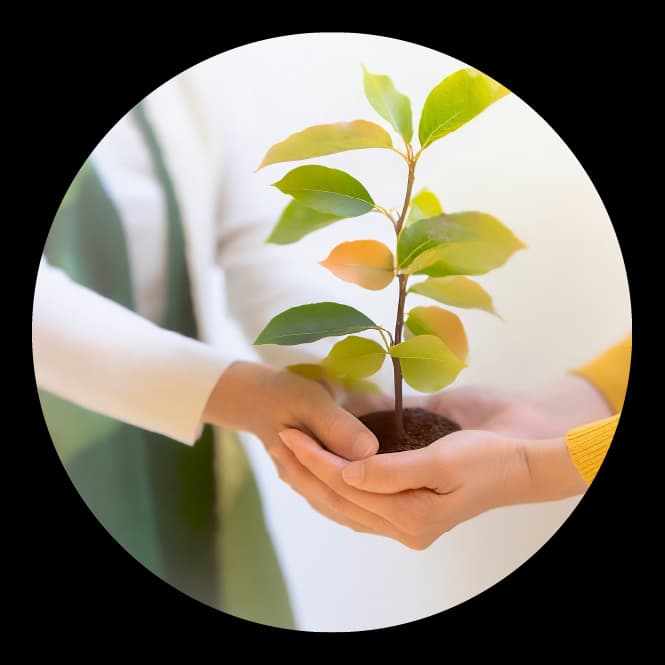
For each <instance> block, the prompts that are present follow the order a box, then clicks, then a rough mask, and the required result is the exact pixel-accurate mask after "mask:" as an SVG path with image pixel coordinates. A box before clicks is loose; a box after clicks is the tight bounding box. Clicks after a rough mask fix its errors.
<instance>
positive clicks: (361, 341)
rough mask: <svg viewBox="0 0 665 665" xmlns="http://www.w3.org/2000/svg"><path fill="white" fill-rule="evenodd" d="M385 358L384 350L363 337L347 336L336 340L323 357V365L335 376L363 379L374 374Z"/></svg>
mask: <svg viewBox="0 0 665 665" xmlns="http://www.w3.org/2000/svg"><path fill="white" fill-rule="evenodd" d="M385 358H386V350H385V349H384V348H383V347H382V346H381V345H380V344H378V343H377V342H374V341H373V340H371V339H365V338H364V337H355V336H351V337H347V338H346V339H343V340H342V341H341V342H337V344H335V346H333V348H332V349H331V350H330V353H329V354H328V355H327V356H326V357H325V358H324V359H323V366H324V367H325V368H326V369H327V370H328V371H330V372H332V373H333V374H334V375H335V376H337V377H340V378H344V377H351V378H354V379H364V378H365V377H367V376H371V375H372V374H376V372H378V371H379V370H380V369H381V365H383V361H384V360H385Z"/></svg>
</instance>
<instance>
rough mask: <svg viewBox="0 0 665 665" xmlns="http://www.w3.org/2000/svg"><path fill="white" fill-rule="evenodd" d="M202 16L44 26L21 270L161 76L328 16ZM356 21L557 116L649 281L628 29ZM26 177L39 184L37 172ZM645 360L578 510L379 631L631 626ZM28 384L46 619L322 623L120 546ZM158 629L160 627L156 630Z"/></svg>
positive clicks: (189, 630)
mask: <svg viewBox="0 0 665 665" xmlns="http://www.w3.org/2000/svg"><path fill="white" fill-rule="evenodd" d="M128 22H129V21H128ZM539 25H542V19H541V22H540V23H539ZM201 27H202V26H201V25H200V24H196V26H195V29H196V30H197V31H199V32H197V33H196V36H195V37H194V38H193V39H192V38H191V37H192V33H191V32H189V35H190V38H189V39H186V38H183V33H184V32H186V31H188V30H192V28H186V27H185V26H183V27H182V30H176V29H175V28H172V29H171V31H170V32H169V31H166V32H165V31H163V30H161V29H160V30H159V31H158V32H157V33H156V34H155V35H154V36H152V37H151V38H150V39H148V40H147V39H146V33H145V31H144V30H143V28H140V27H137V28H136V29H135V30H130V29H128V28H127V25H126V24H123V26H122V28H118V29H117V30H110V31H109V32H106V33H102V32H100V31H99V30H98V29H97V28H95V29H94V30H92V29H91V30H89V31H87V32H86V31H81V30H80V29H72V30H71V31H69V32H63V30H62V29H59V30H57V31H56V32H55V33H54V34H53V35H51V37H50V38H47V37H43V38H41V39H40V43H39V46H38V47H37V48H36V49H35V54H36V55H37V56H38V58H37V59H36V62H35V61H33V64H32V65H30V66H28V67H26V68H24V70H23V72H22V74H23V80H22V81H21V83H22V84H23V85H24V86H25V88H26V89H25V90H23V91H21V93H20V94H21V95H22V97H21V99H22V100H25V104H24V106H23V108H25V109H27V111H26V113H25V116H26V117H27V118H28V119H29V121H30V124H29V127H30V136H31V137H32V138H33V139H34V142H33V145H34V147H35V148H36V149H38V150H39V152H38V154H39V160H38V162H37V163H38V164H39V172H40V173H41V178H40V180H39V185H40V191H41V192H42V194H41V195H40V196H39V197H33V198H31V199H28V200H27V208H28V209H29V211H30V215H31V216H30V220H32V222H34V220H41V225H40V231H39V233H38V234H35V232H34V228H35V227H34V226H32V227H31V229H30V231H31V233H30V235H31V236H32V237H31V239H30V243H29V260H28V261H27V262H26V263H25V264H24V267H26V268H27V269H28V277H27V278H26V279H24V280H23V284H26V285H31V287H33V286H34V275H35V271H36V266H37V262H38V259H39V254H40V252H41V247H42V245H43V238H44V237H45V234H46V232H47V230H48V225H49V222H50V219H52V217H53V215H54V213H55V210H56V209H57V206H58V204H59V202H60V199H61V197H62V194H63V192H64V191H65V189H66V187H67V185H68V184H69V182H70V181H71V179H72V177H73V175H74V173H75V172H76V170H77V168H78V167H79V166H80V164H81V163H82V161H83V159H84V158H85V157H86V156H87V155H88V153H89V152H90V150H91V149H92V148H93V147H94V145H96V143H97V142H98V141H99V140H100V139H101V137H102V136H103V134H104V133H105V132H106V131H107V130H108V129H109V128H110V127H111V126H112V124H113V122H114V121H115V120H117V119H118V118H119V117H120V116H121V114H122V113H123V112H125V111H126V110H127V109H128V108H130V107H131V106H132V105H133V104H134V103H136V102H137V101H138V100H139V99H141V98H142V97H143V96H145V95H146V94H148V93H149V92H150V91H151V90H152V89H154V88H155V87H156V86H157V85H158V84H159V83H161V82H163V81H164V80H167V79H168V78H170V77H171V76H173V75H175V74H177V73H178V72H180V71H182V70H183V69H185V68H187V67H189V66H191V65H193V64H196V63H197V62H199V61H201V60H203V59H204V58H206V57H210V56H212V55H214V54H216V53H218V52H221V51H223V50H227V49H228V48H230V47H234V46H237V45H241V44H243V43H247V42H250V41H255V40H256V39H259V38H265V37H269V36H277V35H278V34H290V33H294V32H308V31H312V28H314V26H310V28H309V30H300V29H295V28H292V29H288V30H284V31H281V32H273V33H271V34H268V33H265V34H264V33H261V31H260V30H257V31H255V32H254V34H253V35H252V36H251V37H243V36H241V35H239V34H236V33H235V31H234V33H233V36H230V34H229V33H228V32H226V33H224V34H223V36H220V35H214V34H213V35H210V34H205V37H199V35H200V34H201V33H200V29H201ZM319 29H320V28H319ZM347 30H348V28H347ZM314 31H316V30H314ZM350 31H353V32H370V33H374V34H383V35H387V36H393V37H400V38H405V39H409V40H410V41H414V42H417V43H421V44H423V45H426V46H430V47H432V48H435V49H437V50H442V51H444V52H446V53H448V54H450V55H453V56H454V57H457V58H459V59H460V60H463V61H465V62H467V63H468V64H471V65H473V66H475V67H477V68H479V69H481V70H482V71H485V72H486V73H488V74H490V75H491V76H493V77H495V78H497V79H498V80H500V81H501V82H502V83H504V84H505V85H507V86H508V87H509V88H510V89H511V90H513V91H514V92H515V93H516V94H518V95H519V96H520V97H522V98H523V99H524V100H525V101H527V102H528V103H529V104H530V105H531V106H532V107H533V108H534V109H535V110H536V111H538V112H539V113H540V114H541V115H542V116H543V117H545V118H546V119H547V120H548V122H549V123H550V124H551V125H552V126H553V127H554V128H555V130H556V131H557V132H558V133H559V135H560V136H561V137H562V138H563V139H564V140H565V141H566V142H567V143H568V144H569V145H570V147H571V148H572V149H573V151H574V152H575V154H576V156H577V157H578V159H579V160H580V162H581V163H582V165H583V166H584V168H585V169H586V170H587V172H588V173H589V175H590V176H591V178H592V180H593V182H594V184H595V185H596V187H597V189H598V190H599V192H600V194H601V196H602V198H603V200H604V202H605V205H606V207H607V208H608V211H609V212H610V215H611V218H612V221H613V223H614V225H615V229H616V231H617V235H618V237H619V240H620V243H621V246H622V251H623V253H624V258H625V260H626V265H627V269H628V275H629V278H630V283H631V292H632V295H633V296H634V295H635V286H634V277H635V274H634V272H633V265H632V250H633V245H632V240H631V237H630V233H629V228H628V224H627V221H629V219H630V218H629V216H628V214H627V207H626V206H625V199H624V197H623V196H622V191H621V189H620V188H618V187H616V180H617V170H618V168H619V167H618V166H617V165H618V164H620V163H621V160H622V159H623V158H624V154H625V152H626V151H627V148H628V139H627V138H626V137H625V136H622V132H620V131H616V130H617V127H616V126H614V125H613V123H612V120H613V118H612V117H608V115H612V116H613V117H616V116H617V115H619V114H618V113H617V112H616V110H615V109H612V108H611V104H610V100H612V99H613V98H614V91H615V90H616V81H617V77H618V75H619V74H620V72H622V71H623V70H624V69H625V67H626V58H628V61H629V62H628V64H630V61H631V57H630V55H629V54H628V55H626V53H625V51H621V52H617V49H616V48H615V45H616V44H615V41H614V39H615V34H614V33H612V32H611V31H610V34H605V35H604V36H603V35H599V34H596V35H595V37H594V39H593V40H590V39H589V34H588V33H587V32H585V30H584V28H583V27H581V28H580V29H579V30H578V31H572V32H571V31H567V32H565V33H563V32H560V31H556V30H555V31H554V34H549V36H545V35H544V34H541V33H539V32H538V31H533V32H531V31H525V32H522V31H521V30H520V29H516V30H514V31H513V32H511V31H508V33H506V31H505V29H503V28H497V30H496V32H493V34H492V35H490V36H485V35H484V36H483V39H478V40H472V39H462V38H458V39H457V40H456V39H452V38H451V35H450V34H446V32H445V31H441V34H436V35H433V36H432V35H429V36H427V37H423V36H422V35H419V34H405V33H403V32H399V31H394V30H393V31H387V30H376V29H371V26H366V27H365V29H363V30H361V29H359V28H355V29H354V30H350ZM204 32H205V31H204ZM603 37H604V38H603ZM633 59H634V58H633ZM28 93H30V94H28ZM30 112H31V113H30ZM30 116H31V117H30ZM35 159H36V157H35V155H34V154H32V155H28V161H29V162H32V164H33V166H34V165H35V161H34V160H35ZM26 184H28V185H32V186H34V185H35V180H34V178H28V182H27V183H26ZM28 291H29V296H28V298H29V302H30V303H32V294H31V291H30V289H28ZM638 357H639V353H638ZM636 363H637V358H635V357H634V361H633V372H632V374H631V386H630V392H629V396H628V400H627V402H626V408H625V411H624V416H623V417H622V420H621V424H620V428H619V431H618V433H617V436H616V439H615V442H614V444H613V446H612V448H611V450H610V453H609V455H608V458H607V460H606V463H605V464H604V465H603V468H602V469H601V472H600V474H599V476H598V478H597V480H596V481H595V482H594V484H593V485H592V487H591V489H590V490H589V492H588V493H587V495H586V496H585V498H584V499H583V500H582V502H581V504H580V506H579V507H578V509H577V510H576V511H575V512H574V513H573V515H572V516H571V517H570V518H569V519H568V520H567V522H566V523H565V524H564V525H563V527H562V528H561V529H560V530H559V531H558V532H557V533H556V534H555V535H554V536H553V537H552V539H551V540H550V541H549V542H548V543H547V544H546V545H545V547H543V548H542V549H541V550H540V551H539V552H537V553H536V554H535V555H534V556H533V557H532V558H531V559H530V560H529V561H528V562H527V563H526V564H525V565H523V566H522V567H520V568H519V569H518V570H516V571H515V572H514V573H512V574H511V575H510V576H509V577H508V578H506V579H505V580H503V581H502V582H500V583H499V584H497V585H496V586H495V587H493V588H491V589H489V590H488V591H486V592H484V593H483V594H481V595H480V596H477V597H475V598H473V599H471V600H469V601H467V602H466V603H464V604H462V605H460V606H458V607H456V608H453V609H452V610H448V611H446V612H444V613H442V614H440V615H437V616H435V617H431V618H430V619H425V620H422V621H420V622H416V623H414V624H409V625H407V626H403V627H395V628H393V629H389V630H387V631H385V630H383V631H373V632H372V633H373V634H376V635H378V636H379V637H381V639H382V640H383V641H385V640H386V638H387V637H388V636H389V635H390V636H392V637H395V638H397V639H398V640H400V641H401V640H403V639H404V638H405V637H408V639H409V640H413V638H422V637H426V636H429V637H430V638H432V639H433V642H437V641H438V640H439V639H441V640H442V644H441V648H442V653H445V652H446V650H447V649H450V648H451V647H452V645H451V641H459V640H460V639H461V638H460V637H459V635H460V634H462V633H463V634H466V633H467V632H470V633H471V634H472V635H473V634H475V635H477V636H478V639H479V641H482V640H480V637H481V636H482V635H485V634H486V631H488V630H489V629H490V628H492V627H493V628H498V629H500V630H503V631H505V632H503V639H502V640H501V641H499V642H497V646H499V644H501V643H502V642H506V643H510V642H512V641H515V642H516V643H519V642H520V641H521V639H522V637H523V636H524V635H525V634H528V633H530V634H531V635H541V636H543V637H545V638H547V639H548V641H550V640H551V641H554V642H559V643H560V642H561V641H562V640H563V641H566V640H567V638H568V637H575V634H576V633H579V632H580V630H581V631H582V632H583V633H584V632H585V631H589V630H591V631H592V632H595V630H596V627H598V628H602V631H603V634H607V633H608V631H611V630H612V628H613V627H619V626H623V625H624V622H625V621H627V619H628V617H629V615H630V614H631V607H632V606H633V603H634V602H635V601H636V587H635V581H634V577H633V575H634V571H635V569H636V568H638V567H639V562H640V557H641V548H643V547H644V546H645V536H644V535H643V533H642V532H641V531H640V530H639V521H638V520H637V518H636V516H637V515H638V514H639V505H638V503H639V500H640V497H641V494H640V492H639V486H638V485H637V475H636V474H637V464H636V460H635V455H634V452H633V451H634V447H635V445H636V441H635V439H634V437H632V436H629V435H628V431H630V425H629V423H630V422H631V420H630V419H631V418H633V417H634V416H633V406H634V402H635V399H634V392H635V383H636V380H635V371H636ZM28 382H29V386H28V393H24V394H30V395H32V400H33V403H32V404H33V406H34V408H35V414H34V415H33V416H32V417H30V418H29V420H28V423H27V424H29V426H30V430H29V431H30V434H29V440H30V441H31V444H30V456H29V458H28V460H29V466H28V467H27V469H28V474H27V475H28V477H29V478H30V486H31V487H33V488H39V491H38V492H33V491H30V492H26V491H24V492H23V493H22V496H23V498H24V499H25V501H24V503H23V505H24V506H25V507H26V508H27V511H26V515H27V519H28V536H27V537H26V539H25V540H24V541H21V546H20V548H19V553H20V554H21V556H22V559H23V561H24V563H26V564H28V568H27V572H26V573H25V577H24V578H23V579H25V589H26V591H25V593H26V594H27V596H28V598H33V599H34V602H35V603H36V604H37V606H38V608H39V612H38V614H37V615H38V617H39V619H38V624H39V628H40V630H41V629H42V628H46V627H47V626H48V627H49V628H50V629H54V630H56V631H59V630H61V631H63V633H65V634H66V633H67V631H68V630H70V629H71V627H72V626H74V627H76V631H77V632H84V631H85V632H86V633H87V634H88V635H95V634H99V631H102V632H104V631H105V628H108V627H109V626H113V627H114V628H113V630H114V632H115V633H116V634H118V635H121V636H122V640H123V641H125V640H130V639H132V637H133V636H136V637H137V638H139V639H140V640H145V639H146V637H148V638H150V636H152V637H153V638H156V637H158V636H162V637H163V636H169V639H175V636H177V635H182V636H183V637H184V638H185V639H187V637H188V636H189V639H192V635H197V636H201V639H205V637H204V636H205V635H206V633H207V634H208V635H209V636H212V637H213V639H214V638H215V636H219V635H220V634H221V633H222V632H223V634H224V636H225V637H224V640H221V638H220V648H221V642H223V641H225V640H227V639H228V637H229V636H230V635H231V634H232V635H233V636H234V638H233V639H234V640H236V639H244V638H245V637H247V635H246V633H248V632H249V633H251V634H252V635H253V634H257V635H267V634H268V633H269V634H270V635H271V636H274V637H281V638H284V637H286V638H292V637H294V636H296V637H298V638H299V639H311V638H314V637H317V636H315V635H308V634H306V633H287V632H285V631H277V630H274V629H269V628H266V627H263V626H257V625H254V624H248V623H247V622H241V621H238V620H235V619H233V618H232V617H225V616H224V615H222V614H221V613H219V612H216V611H214V610H212V609H210V608H207V607H205V606H203V605H200V604H198V603H196V602H195V601H192V600H191V599H189V598H187V597H185V596H183V595H182V594H180V593H178V592H176V591H175V590H173V589H171V588H170V587H169V586H167V585H165V584H163V583H162V582H161V581H159V580H158V579H157V578H155V577H154V576H152V575H151V574H149V573H147V571H145V570H144V569H143V568H142V567H141V566H140V565H138V564H137V563H136V562H134V561H133V560H132V559H131V558H130V557H128V556H127V555H126V553H124V552H123V551H122V550H121V549H120V548H118V547H117V546H115V547H113V546H109V545H114V543H113V542H112V539H111V538H110V536H108V535H107V534H106V533H105V532H104V531H103V530H102V529H101V527H100V526H99V525H98V524H96V522H95V520H94V518H93V517H92V515H91V514H90V513H89V511H88V510H87V509H86V508H85V507H84V505H83V504H82V502H81V501H80V499H79V497H78V495H77V494H76V492H75V490H74V489H73V487H72V486H71V484H70V483H69V482H68V480H67V478H66V475H65V473H64V471H63V469H62V467H61V465H60V462H59V459H58V458H57V455H56V453H55V451H54V449H53V448H52V446H51V445H50V441H49V439H48V436H47V433H46V429H45V426H44V423H43V418H42V416H41V410H40V409H39V403H38V400H37V397H36V392H35V390H34V376H33V375H31V376H29V378H28ZM24 440H26V439H25V437H24ZM631 465H632V470H631ZM24 478H25V476H24ZM63 604H64V605H65V606H66V607H64V608H63ZM153 627H154V629H155V630H157V631H158V633H156V634H155V633H153V632H152V628H153ZM225 628H229V629H230V630H229V631H226V630H224V629H225ZM318 637H319V638H320V637H323V636H318ZM465 644H466V645H467V646H473V647H474V648H475V644H472V645H470V644H469V643H468V642H465Z"/></svg>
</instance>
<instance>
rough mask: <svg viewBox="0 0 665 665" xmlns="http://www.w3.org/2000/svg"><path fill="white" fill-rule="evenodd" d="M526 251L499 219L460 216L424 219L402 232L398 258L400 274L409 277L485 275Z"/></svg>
mask: <svg viewBox="0 0 665 665" xmlns="http://www.w3.org/2000/svg"><path fill="white" fill-rule="evenodd" d="M525 247H526V245H525V244H524V243H523V242H522V241H521V240H520V239H519V238H517V236H515V235H514V234H513V232H512V231H511V230H510V229H509V228H508V227H507V226H504V225H503V224H502V223H501V222H500V221H499V220H498V219H497V218H496V217H493V216H492V215H488V214H486V213H482V212H458V213H451V214H447V215H446V214H444V215H438V216H437V217H431V218H429V219H423V220H420V221H418V222H414V223H413V224H411V225H410V226H408V227H406V228H405V229H403V230H402V233H400V237H399V240H398V243H397V257H398V263H399V268H400V271H401V272H402V273H405V274H408V275H413V274H426V275H430V276H431V277H445V276H447V275H482V274H484V273H486V272H489V271H490V270H493V269H494V268H498V267H499V266H501V265H503V264H504V263H505V262H506V261H507V260H508V259H509V258H510V257H511V256H512V255H513V254H514V253H515V252H516V251H518V250H520V249H524V248H525Z"/></svg>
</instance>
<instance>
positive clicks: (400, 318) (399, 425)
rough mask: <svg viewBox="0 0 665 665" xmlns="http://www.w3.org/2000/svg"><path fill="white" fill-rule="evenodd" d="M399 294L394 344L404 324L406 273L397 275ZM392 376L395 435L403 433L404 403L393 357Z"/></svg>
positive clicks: (397, 369)
mask: <svg viewBox="0 0 665 665" xmlns="http://www.w3.org/2000/svg"><path fill="white" fill-rule="evenodd" d="M397 279H398V280H399V296H398V300H397V319H396V321H395V344H399V343H400V342H401V341H402V328H403V326H404V301H405V300H406V280H407V279H408V275H398V276H397ZM393 376H394V380H395V431H396V433H397V436H402V435H403V434H404V404H403V400H402V378H403V377H402V365H401V364H400V360H399V358H393Z"/></svg>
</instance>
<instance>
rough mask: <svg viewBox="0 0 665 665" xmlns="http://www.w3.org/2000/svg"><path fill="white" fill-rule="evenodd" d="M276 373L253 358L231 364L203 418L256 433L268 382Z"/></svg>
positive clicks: (223, 375) (210, 398)
mask: <svg viewBox="0 0 665 665" xmlns="http://www.w3.org/2000/svg"><path fill="white" fill-rule="evenodd" d="M274 373H275V370H273V369H272V368H270V367H268V366H266V365H261V364H259V363H254V362H248V361H237V362H234V363H232V364H231V365H229V367H227V368H226V370H225V371H224V372H223V373H222V374H221V375H220V377H219V379H218V380H217V383H216V384H215V387H214V388H213V389H212V392H211V393H210V396H209V397H208V401H207V403H206V406H205V409H204V410H203V422H205V423H210V424H213V425H223V426H226V427H231V428H232V429H236V430H240V431H244V432H252V433H254V432H255V430H256V420H257V416H258V415H259V413H260V412H261V407H260V406H259V405H260V404H262V403H263V395H264V394H265V385H266V383H267V381H268V380H269V378H270V377H271V376H272V375H273V374H274ZM257 407H258V408H257Z"/></svg>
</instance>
